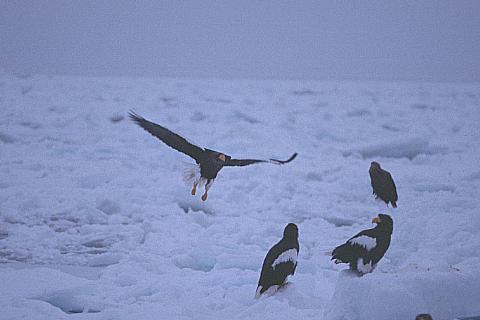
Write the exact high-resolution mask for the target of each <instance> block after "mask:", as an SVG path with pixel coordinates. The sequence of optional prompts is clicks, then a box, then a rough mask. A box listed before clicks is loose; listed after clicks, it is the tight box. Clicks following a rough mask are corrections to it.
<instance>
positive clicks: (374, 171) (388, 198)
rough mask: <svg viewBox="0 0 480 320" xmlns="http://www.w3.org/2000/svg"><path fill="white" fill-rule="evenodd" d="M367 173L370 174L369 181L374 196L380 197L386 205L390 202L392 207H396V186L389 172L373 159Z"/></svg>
mask: <svg viewBox="0 0 480 320" xmlns="http://www.w3.org/2000/svg"><path fill="white" fill-rule="evenodd" d="M368 173H369V174H370V181H371V184H372V189H373V194H374V195H375V198H376V199H378V198H380V199H381V200H383V201H384V202H385V203H386V204H387V206H388V203H391V204H392V207H394V208H396V207H397V201H398V194H397V187H396V186H395V182H393V178H392V175H391V174H390V172H388V171H386V170H383V169H382V168H381V167H380V164H379V163H378V162H375V161H373V162H372V163H371V164H370V169H369V170H368Z"/></svg>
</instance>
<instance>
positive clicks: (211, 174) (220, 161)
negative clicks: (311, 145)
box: [129, 112, 297, 201]
mask: <svg viewBox="0 0 480 320" xmlns="http://www.w3.org/2000/svg"><path fill="white" fill-rule="evenodd" d="M129 115H130V118H131V119H132V120H133V121H134V122H135V123H136V124H138V125H139V126H140V127H142V128H143V129H145V130H146V131H148V132H149V133H150V134H151V135H153V136H155V137H157V138H158V139H160V140H161V141H162V142H164V143H165V144H166V145H168V146H169V147H171V148H173V149H175V150H177V151H180V152H182V153H184V154H186V155H188V156H190V157H192V158H193V159H194V160H195V161H196V162H197V166H196V167H195V168H194V170H192V171H190V172H187V173H186V176H185V177H184V178H185V180H187V181H190V182H192V183H193V188H192V195H195V193H196V192H197V187H202V186H203V185H205V193H204V194H203V196H202V200H203V201H205V200H207V196H208V190H209V189H210V187H211V186H212V184H213V181H214V180H215V178H216V177H217V174H218V172H219V171H220V170H221V169H222V168H223V167H225V166H227V167H233V166H237V167H242V166H248V165H250V164H253V163H260V162H268V163H273V164H285V163H288V162H290V161H292V160H293V159H295V157H296V156H297V153H294V154H293V155H292V156H291V157H290V158H289V159H288V160H285V161H282V160H276V159H269V160H256V159H232V157H230V156H228V155H226V154H224V153H221V152H218V151H214V150H210V149H206V148H200V147H198V146H196V145H194V144H192V143H190V142H188V141H187V140H186V139H185V138H182V137H181V136H179V135H178V134H176V133H174V132H172V131H170V130H168V129H167V128H165V127H162V126H160V125H158V124H156V123H153V122H150V121H148V120H146V119H144V118H143V117H141V116H139V115H137V114H135V113H133V112H130V114H129Z"/></svg>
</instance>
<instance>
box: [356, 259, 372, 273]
mask: <svg viewBox="0 0 480 320" xmlns="http://www.w3.org/2000/svg"><path fill="white" fill-rule="evenodd" d="M357 270H358V271H359V272H361V273H369V272H372V270H373V266H372V261H370V262H369V263H367V264H364V263H363V258H358V261H357Z"/></svg>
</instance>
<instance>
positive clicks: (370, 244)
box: [348, 236, 377, 251]
mask: <svg viewBox="0 0 480 320" xmlns="http://www.w3.org/2000/svg"><path fill="white" fill-rule="evenodd" d="M348 242H349V243H350V244H358V245H360V246H362V247H364V248H365V249H367V251H370V250H372V249H373V248H375V247H376V246H377V240H375V238H371V237H369V236H360V237H357V238H353V239H352V240H349V241H348Z"/></svg>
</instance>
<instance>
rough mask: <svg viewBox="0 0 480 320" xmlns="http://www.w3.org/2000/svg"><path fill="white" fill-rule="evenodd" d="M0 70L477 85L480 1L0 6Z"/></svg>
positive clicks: (2, 2) (4, 2) (207, 0)
mask: <svg viewBox="0 0 480 320" xmlns="http://www.w3.org/2000/svg"><path fill="white" fill-rule="evenodd" d="M0 68H1V69H4V70H6V71H7V72H15V73H21V74H31V73H35V74H61V75H98V76H173V77H214V78H251V79H265V78H276V79H319V80H326V79H327V80H328V79H338V80H341V79H350V80H427V81H455V82H457V81H480V1H281V0H279V1H248V0H247V1H211V0H198V1H173V0H172V1H151V2H148V1H147V2H145V1H131V2H127V1H114V0H111V1H100V0H98V1H35V0H31V1H21V0H14V1H8V0H0Z"/></svg>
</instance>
